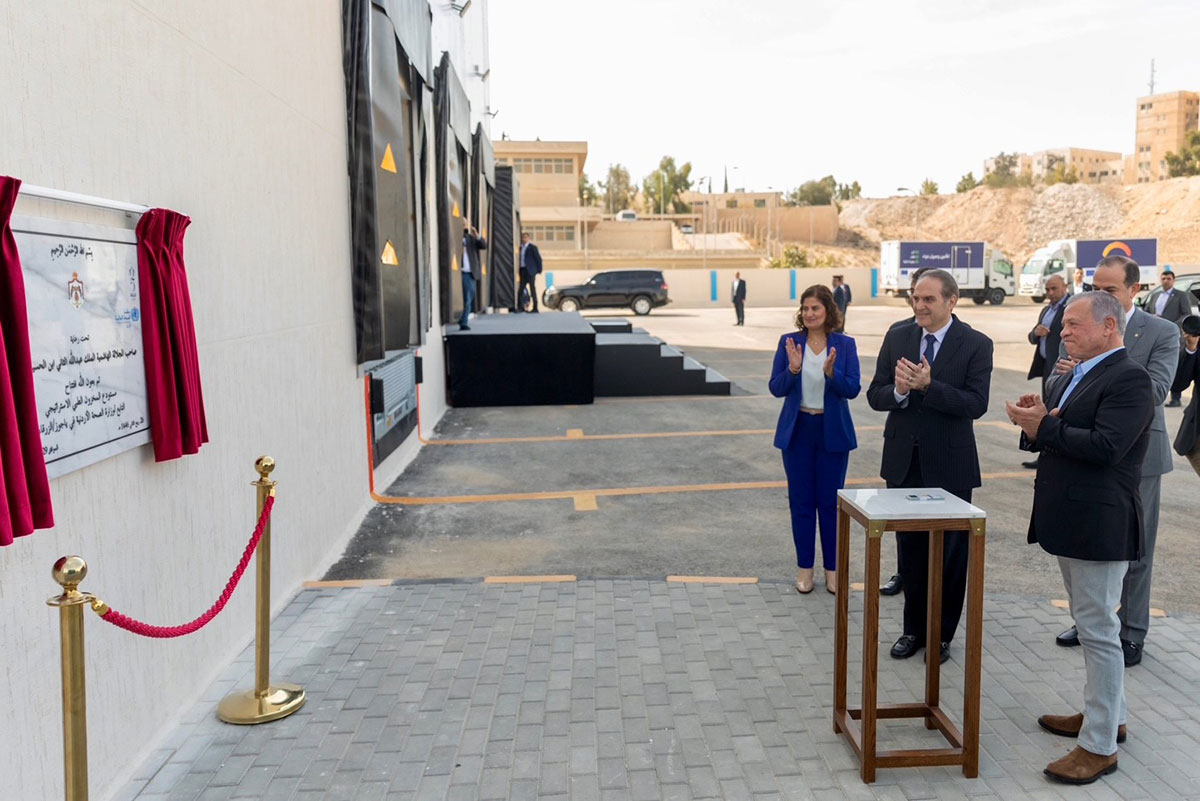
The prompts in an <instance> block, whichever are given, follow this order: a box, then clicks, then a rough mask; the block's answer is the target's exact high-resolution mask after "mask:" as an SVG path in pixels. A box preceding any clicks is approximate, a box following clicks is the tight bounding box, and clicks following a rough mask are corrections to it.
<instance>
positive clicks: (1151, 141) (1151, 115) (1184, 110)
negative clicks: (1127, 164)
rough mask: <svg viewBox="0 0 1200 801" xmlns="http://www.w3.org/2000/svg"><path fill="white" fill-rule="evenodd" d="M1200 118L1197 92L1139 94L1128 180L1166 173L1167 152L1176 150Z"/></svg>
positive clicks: (1156, 177)
mask: <svg viewBox="0 0 1200 801" xmlns="http://www.w3.org/2000/svg"><path fill="white" fill-rule="evenodd" d="M1198 120H1200V94H1198V93H1196V92H1167V93H1165V94H1158V95H1150V96H1148V97H1139V98H1138V100H1137V127H1136V132H1135V134H1134V153H1133V156H1134V158H1133V169H1132V170H1130V171H1127V172H1126V177H1125V180H1126V182H1127V183H1139V184H1141V183H1149V182H1151V181H1161V180H1163V179H1164V178H1166V177H1168V176H1167V161H1166V159H1167V153H1178V152H1179V151H1180V150H1181V149H1182V148H1183V145H1184V139H1185V136H1186V134H1187V132H1188V131H1194V130H1196V129H1197V123H1198Z"/></svg>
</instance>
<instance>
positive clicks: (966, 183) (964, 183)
mask: <svg viewBox="0 0 1200 801" xmlns="http://www.w3.org/2000/svg"><path fill="white" fill-rule="evenodd" d="M977 186H979V181H976V180H975V173H974V172H969V173H967V174H966V175H964V176H963V177H962V178H959V179H958V183H957V184H955V186H954V191H955V192H970V191H971V190H972V189H974V188H975V187H977Z"/></svg>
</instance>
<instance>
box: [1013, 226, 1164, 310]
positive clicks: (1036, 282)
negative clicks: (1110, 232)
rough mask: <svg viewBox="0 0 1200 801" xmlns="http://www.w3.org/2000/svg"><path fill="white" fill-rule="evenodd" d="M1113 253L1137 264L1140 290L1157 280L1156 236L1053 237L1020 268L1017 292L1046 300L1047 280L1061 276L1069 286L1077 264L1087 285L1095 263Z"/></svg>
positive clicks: (1034, 299) (1094, 269)
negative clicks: (1138, 237)
mask: <svg viewBox="0 0 1200 801" xmlns="http://www.w3.org/2000/svg"><path fill="white" fill-rule="evenodd" d="M1114 253H1119V254H1121V255H1123V256H1128V257H1129V258H1131V259H1133V260H1134V261H1136V262H1137V263H1138V266H1139V267H1140V268H1141V270H1142V288H1143V289H1144V288H1147V287H1150V286H1153V285H1154V284H1157V283H1158V240H1157V239H1055V240H1054V241H1052V242H1047V243H1046V244H1045V245H1043V246H1042V247H1040V248H1038V249H1037V250H1035V251H1034V253H1033V255H1032V256H1030V257H1029V261H1027V262H1026V263H1025V266H1024V267H1022V268H1021V290H1020V292H1021V294H1022V295H1028V296H1029V297H1031V298H1033V301H1034V303H1041V302H1042V301H1043V300H1045V299H1046V279H1047V278H1049V277H1050V276H1052V275H1061V276H1062V277H1063V280H1065V281H1066V282H1067V286H1070V285H1071V282H1072V281H1073V280H1074V277H1075V268H1076V267H1077V266H1078V267H1082V268H1083V273H1084V279H1083V280H1084V282H1085V283H1089V284H1090V283H1091V281H1092V273H1093V272H1095V271H1096V264H1097V263H1098V262H1099V261H1100V260H1101V259H1103V258H1105V257H1106V256H1111V255H1113V254H1114Z"/></svg>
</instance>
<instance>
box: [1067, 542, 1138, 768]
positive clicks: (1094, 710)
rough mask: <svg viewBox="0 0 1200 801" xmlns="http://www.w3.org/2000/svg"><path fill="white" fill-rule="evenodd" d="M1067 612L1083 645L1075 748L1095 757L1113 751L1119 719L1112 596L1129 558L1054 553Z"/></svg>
mask: <svg viewBox="0 0 1200 801" xmlns="http://www.w3.org/2000/svg"><path fill="white" fill-rule="evenodd" d="M1058 567H1059V570H1061V571H1062V577H1063V584H1065V585H1066V587H1067V598H1068V599H1070V601H1071V615H1072V617H1074V618H1075V627H1076V629H1077V630H1078V631H1079V644H1080V645H1082V646H1083V664H1084V668H1085V670H1086V671H1087V682H1086V683H1085V684H1084V686H1083V728H1082V729H1081V730H1080V732H1079V745H1080V747H1081V748H1083V749H1085V750H1087V751H1090V752H1091V753H1093V754H1099V755H1100V756H1111V755H1112V754H1115V753H1116V752H1117V727H1118V726H1120V725H1121V724H1122V723H1124V722H1125V715H1126V711H1127V710H1126V707H1125V657H1124V654H1123V653H1122V651H1121V639H1120V633H1121V624H1120V622H1119V621H1118V620H1117V613H1116V612H1115V611H1113V610H1115V609H1116V606H1117V599H1118V598H1119V597H1120V596H1121V579H1122V578H1124V576H1125V572H1126V571H1127V570H1128V569H1129V562H1088V561H1085V560H1083V559H1071V558H1069V557H1066V556H1060V557H1058Z"/></svg>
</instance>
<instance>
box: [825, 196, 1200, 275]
mask: <svg viewBox="0 0 1200 801" xmlns="http://www.w3.org/2000/svg"><path fill="white" fill-rule="evenodd" d="M915 214H916V215H919V220H917V224H918V225H919V236H920V238H921V239H932V240H950V239H953V240H960V241H963V240H965V241H970V240H976V239H982V240H986V241H988V242H991V243H992V244H994V245H996V246H997V247H999V248H1000V250H1002V251H1003V252H1004V253H1005V254H1007V255H1008V256H1009V257H1010V258H1012V259H1013V261H1014V262H1015V263H1016V264H1018V265H1019V264H1024V263H1025V260H1026V259H1027V258H1028V257H1029V255H1030V254H1031V253H1033V251H1034V250H1036V249H1037V248H1039V247H1041V246H1042V245H1044V244H1045V243H1046V242H1048V241H1050V240H1052V239H1093V238H1102V237H1109V236H1126V237H1158V247H1159V262H1160V263H1162V264H1171V263H1176V264H1200V176H1198V177H1193V178H1174V179H1172V180H1169V181H1160V182H1158V183H1153V184H1136V185H1132V186H1086V185H1083V184H1056V185H1054V186H1050V187H1037V188H1033V189H1029V188H1017V189H989V188H987V187H979V188H977V189H974V190H972V191H970V192H966V193H963V194H956V195H932V196H928V197H919V198H915V197H896V198H882V199H875V198H863V199H860V200H852V201H850V202H849V203H847V204H845V205H844V206H843V207H842V211H841V214H840V224H841V229H842V230H841V233H840V235H839V245H840V247H837V248H831V249H830V250H831V251H832V252H835V253H836V255H837V256H838V258H839V261H841V260H844V263H845V264H846V266H871V265H874V264H878V263H879V242H880V241H882V240H885V239H913V238H915V237H914V228H913V225H914V215H915Z"/></svg>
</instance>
